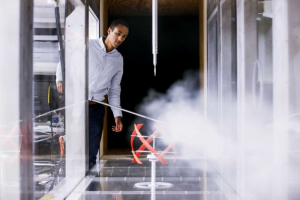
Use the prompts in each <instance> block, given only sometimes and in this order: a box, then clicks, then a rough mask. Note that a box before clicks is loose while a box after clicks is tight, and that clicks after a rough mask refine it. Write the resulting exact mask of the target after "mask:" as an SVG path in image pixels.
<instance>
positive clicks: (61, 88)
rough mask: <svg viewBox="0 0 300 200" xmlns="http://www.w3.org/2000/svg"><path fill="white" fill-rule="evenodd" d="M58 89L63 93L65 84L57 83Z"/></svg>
mask: <svg viewBox="0 0 300 200" xmlns="http://www.w3.org/2000/svg"><path fill="white" fill-rule="evenodd" d="M56 88H57V91H58V92H59V93H63V82H62V81H58V82H56Z"/></svg>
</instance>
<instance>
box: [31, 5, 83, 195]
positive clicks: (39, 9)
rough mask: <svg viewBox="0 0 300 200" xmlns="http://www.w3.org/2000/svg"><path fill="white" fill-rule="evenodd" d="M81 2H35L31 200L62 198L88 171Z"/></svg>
mask: <svg viewBox="0 0 300 200" xmlns="http://www.w3.org/2000/svg"><path fill="white" fill-rule="evenodd" d="M87 13H88V10H87V9H86V6H85V5H84V4H83V3H82V1H67V0H66V1H58V4H57V3H56V2H55V1H47V0H35V1H34V43H33V46H34V51H33V58H34V65H33V66H34V68H33V69H34V74H33V77H34V114H35V117H34V128H33V131H34V187H35V188H34V189H35V199H40V198H50V199H63V198H65V197H66V196H67V195H68V194H69V193H70V192H71V190H72V189H73V188H74V187H75V186H76V184H78V183H79V181H80V180H81V179H82V178H83V177H84V176H85V174H86V171H87V167H86V164H87V160H86V159H87V156H86V154H87V144H86V141H87V140H86V139H87V138H86V137H87V136H86V133H87V127H86V124H87V121H86V119H87V118H86V113H87V96H86V94H87V82H86V81H87V78H86V77H87V69H88V68H87V56H86V55H87V53H86V51H87V48H86V41H87V38H88V36H87V33H88V31H87V26H88V15H87Z"/></svg>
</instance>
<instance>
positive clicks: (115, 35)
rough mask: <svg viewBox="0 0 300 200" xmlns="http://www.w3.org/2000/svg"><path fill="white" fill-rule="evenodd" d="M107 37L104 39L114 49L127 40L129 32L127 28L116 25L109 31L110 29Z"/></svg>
mask: <svg viewBox="0 0 300 200" xmlns="http://www.w3.org/2000/svg"><path fill="white" fill-rule="evenodd" d="M107 33H108V36H107V38H106V39H108V41H109V42H110V43H111V44H112V46H113V47H114V48H118V47H119V46H120V45H121V44H122V43H123V42H124V41H125V39H126V38H127V36H128V33H129V30H128V28H127V27H125V26H123V25H121V24H118V25H117V26H116V27H115V28H114V30H111V28H109V29H108V31H107Z"/></svg>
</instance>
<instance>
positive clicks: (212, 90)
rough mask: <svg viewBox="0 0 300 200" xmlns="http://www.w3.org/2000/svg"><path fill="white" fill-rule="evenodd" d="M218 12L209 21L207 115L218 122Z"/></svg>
mask: <svg viewBox="0 0 300 200" xmlns="http://www.w3.org/2000/svg"><path fill="white" fill-rule="evenodd" d="M218 42H219V37H218V10H217V8H216V10H215V12H214V13H213V14H212V16H211V17H210V19H209V20H208V47H207V49H208V54H209V56H208V69H207V72H208V74H207V80H208V83H207V87H208V97H207V115H208V117H209V118H210V120H212V121H214V122H218V70H219V68H218Z"/></svg>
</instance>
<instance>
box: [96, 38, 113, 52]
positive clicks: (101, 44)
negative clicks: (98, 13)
mask: <svg viewBox="0 0 300 200" xmlns="http://www.w3.org/2000/svg"><path fill="white" fill-rule="evenodd" d="M105 39H106V36H102V37H101V38H100V39H99V44H100V48H101V49H102V50H103V51H104V52H105V53H108V54H113V53H115V52H116V51H117V50H116V49H113V50H112V51H110V52H107V51H106V47H105V44H104V42H103V40H105Z"/></svg>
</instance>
